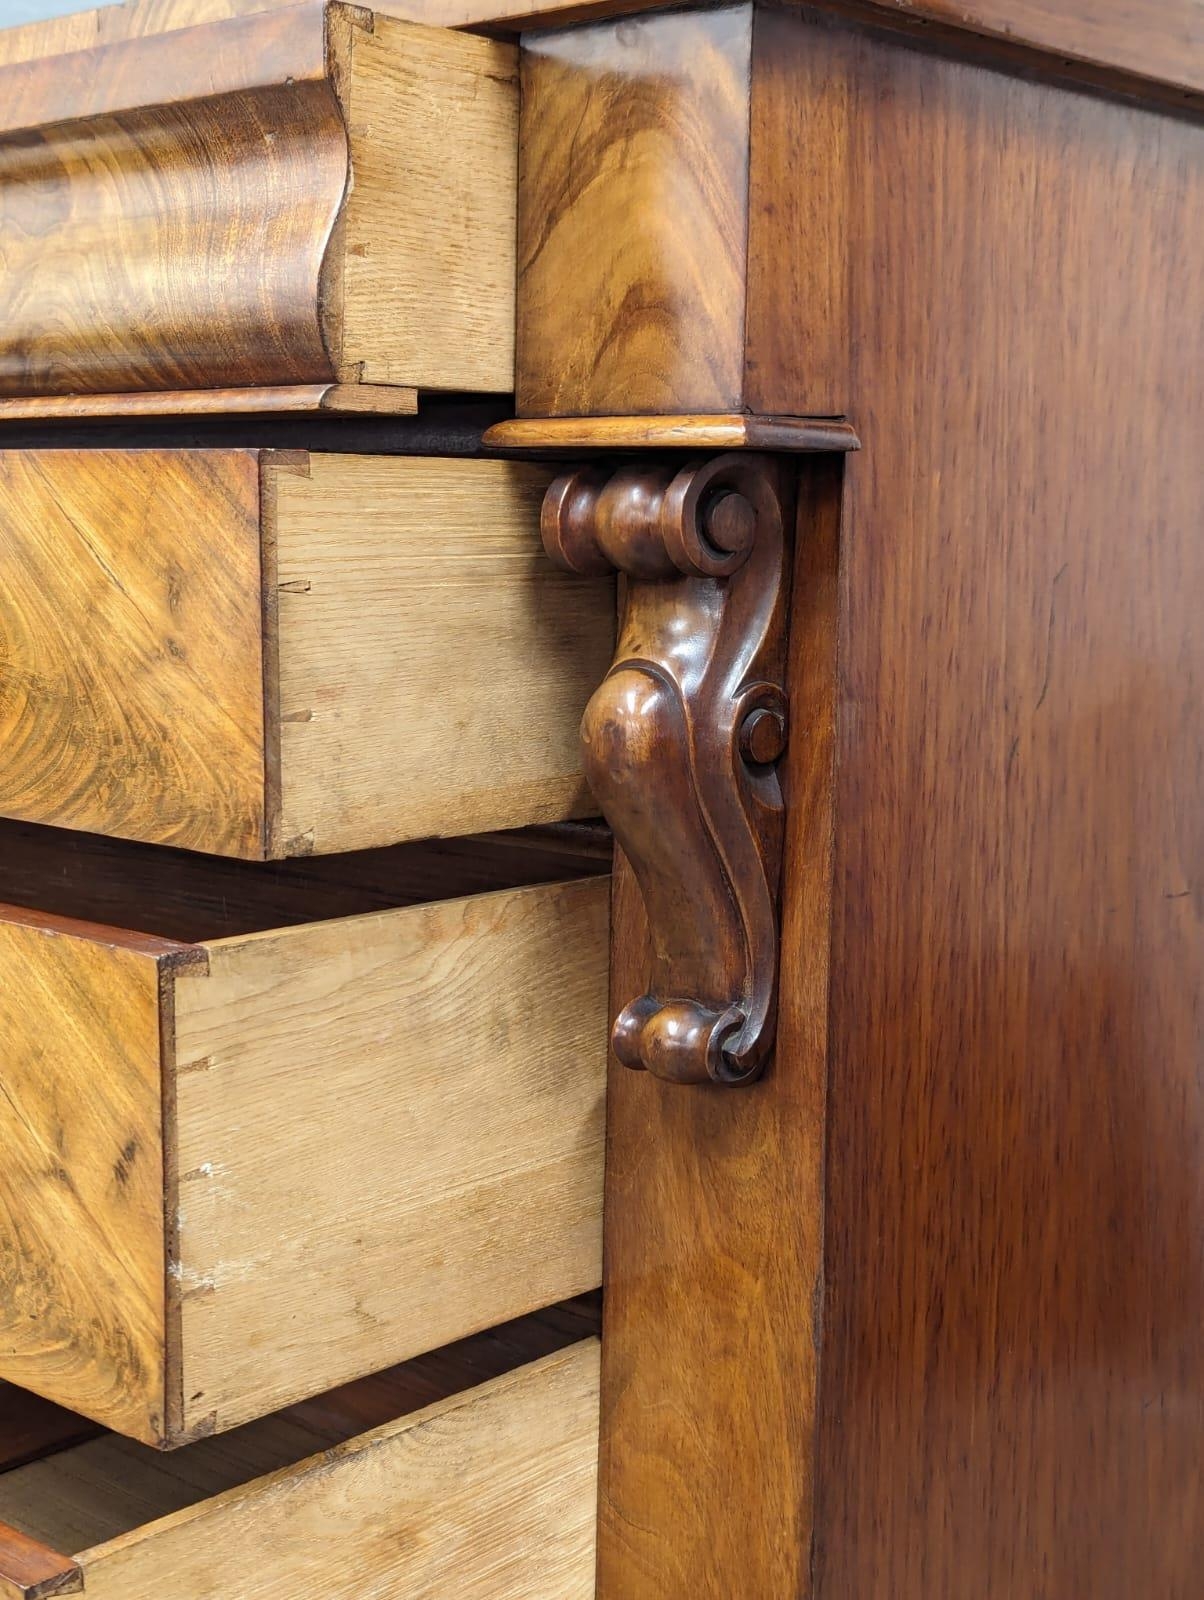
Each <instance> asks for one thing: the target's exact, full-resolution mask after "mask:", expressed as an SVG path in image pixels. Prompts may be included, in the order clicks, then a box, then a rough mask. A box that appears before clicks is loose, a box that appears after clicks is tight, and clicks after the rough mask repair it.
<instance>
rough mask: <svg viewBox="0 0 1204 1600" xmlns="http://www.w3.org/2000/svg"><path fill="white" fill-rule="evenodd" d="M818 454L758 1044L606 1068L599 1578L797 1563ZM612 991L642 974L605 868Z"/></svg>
mask: <svg viewBox="0 0 1204 1600" xmlns="http://www.w3.org/2000/svg"><path fill="white" fill-rule="evenodd" d="M839 495H840V471H839V467H838V466H837V465H834V464H831V463H807V464H805V465H804V466H803V467H802V469H801V472H800V479H799V511H798V539H797V554H796V559H795V567H794V592H793V623H792V646H791V657H790V664H789V669H788V670H789V677H788V682H787V690H788V693H789V698H790V704H791V707H792V712H791V718H792V725H793V729H794V733H793V737H792V738H791V740H790V742H789V744H788V745H787V749H786V754H785V756H784V758H783V763H782V781H783V785H784V788H785V793H786V802H787V805H786V867H785V873H784V878H783V883H784V902H783V909H782V918H783V921H782V969H781V1011H780V1016H779V1023H778V1040H779V1042H778V1050H777V1056H776V1060H775V1062H774V1063H773V1065H772V1066H771V1068H770V1070H769V1072H768V1074H767V1076H766V1077H765V1078H764V1079H763V1080H762V1081H761V1082H759V1083H756V1084H753V1085H751V1086H750V1087H748V1088H746V1089H742V1090H740V1091H738V1092H735V1091H733V1092H731V1093H726V1092H724V1093H720V1092H718V1091H716V1090H713V1089H699V1088H693V1089H688V1088H682V1087H681V1086H679V1085H675V1084H668V1083H662V1082H661V1081H660V1080H659V1079H656V1078H653V1077H651V1076H650V1075H648V1074H646V1073H633V1072H628V1071H627V1070H626V1069H625V1068H622V1067H619V1066H617V1065H616V1066H614V1067H612V1070H611V1080H610V1094H609V1106H608V1132H607V1137H608V1145H607V1149H608V1159H607V1195H606V1206H607V1228H606V1282H607V1292H606V1305H605V1316H604V1328H603V1364H604V1376H603V1393H604V1402H603V1429H602V1493H601V1522H600V1550H599V1562H600V1565H599V1590H598V1592H599V1595H600V1596H603V1597H605V1600H612V1597H613V1600H620V1597H622V1600H636V1597H639V1600H650V1597H654V1596H655V1597H657V1600H683V1597H685V1596H687V1595H689V1596H694V1595H697V1596H706V1597H707V1600H711V1597H714V1600H721V1597H722V1600H730V1596H731V1595H732V1594H739V1595H741V1596H742V1597H747V1600H753V1597H756V1600H780V1597H783V1596H796V1595H803V1594H805V1593H806V1592H807V1591H806V1579H807V1572H808V1568H809V1562H810V1532H809V1530H810V1520H811V1503H812V1492H813V1476H812V1475H813V1455H814V1448H815V1406H816V1390H817V1383H818V1345H819V1338H820V1329H821V1304H820V1299H821V1293H822V1271H821V1262H822V1220H823V1188H822V1170H823V1152H824V1088H825V1076H826V1060H827V1049H826V1027H827V998H828V975H827V963H828V946H829V937H828V923H829V905H830V847H831V845H830V842H831V833H832V759H833V738H834V716H835V648H836V605H837V560H838V547H837V546H838V541H837V522H838V508H839ZM613 924H614V932H613V945H612V950H613V955H612V977H611V991H612V1011H615V1010H617V1009H618V1008H619V1006H621V1005H623V1004H626V1001H627V998H628V996H629V994H630V993H631V991H632V990H633V989H635V988H638V986H640V985H641V984H642V983H643V982H644V981H645V979H646V974H647V970H648V968H647V965H646V958H645V951H646V945H645V944H644V931H645V924H644V918H643V910H642V905H641V902H640V898H639V894H638V891H637V889H636V885H635V882H634V878H633V877H632V875H631V873H630V869H629V868H627V867H626V864H625V863H624V864H621V867H620V870H619V871H618V873H617V874H616V881H615V896H614V908H613Z"/></svg>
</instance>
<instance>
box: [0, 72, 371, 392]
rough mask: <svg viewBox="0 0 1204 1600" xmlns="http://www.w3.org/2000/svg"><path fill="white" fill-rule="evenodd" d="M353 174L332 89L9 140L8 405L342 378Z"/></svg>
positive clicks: (4, 342)
mask: <svg viewBox="0 0 1204 1600" xmlns="http://www.w3.org/2000/svg"><path fill="white" fill-rule="evenodd" d="M139 86H140V87H141V89H142V92H143V93H145V80H141V81H140V85H139ZM0 87H2V85H0ZM269 132H270V133H271V135H272V137H271V138H268V137H267V134H268V133H269ZM346 176H347V149H346V138H345V135H344V132H343V124H342V120H341V118H340V115H339V110H338V104H337V102H336V100H335V98H334V95H333V93H332V91H331V88H330V86H329V84H327V83H325V82H317V83H305V82H299V83H298V84H296V85H295V86H293V87H272V88H266V89H262V90H258V91H254V92H246V93H240V94H229V95H224V96H221V97H213V98H210V99H204V100H191V101H188V102H186V103H183V104H180V105H163V106H159V107H156V108H154V109H152V110H133V111H122V112H117V113H112V114H109V115H103V116H96V117H93V118H91V119H90V120H86V121H75V122H59V121H57V120H56V121H55V122H53V123H52V124H50V125H49V126H45V127H42V128H39V129H35V130H30V131H25V132H21V133H13V134H8V135H7V136H5V137H4V138H2V139H0V230H2V232H3V238H4V241H5V243H4V253H3V259H2V264H3V269H4V270H3V272H2V273H0V323H2V325H3V328H4V336H3V339H0V394H3V395H23V394H24V395H28V394H36V393H47V394H51V395H56V394H77V393H81V392H84V393H87V392H91V393H109V394H112V393H120V392H124V391H129V390H138V389H191V388H200V389H204V388H241V387H244V386H248V385H269V386H270V385H281V384H313V383H321V382H324V381H326V382H328V381H331V380H333V379H334V377H335V375H336V374H335V372H334V369H333V367H332V365H331V361H330V357H329V355H328V354H327V351H326V346H325V343H324V341H323V333H322V328H321V325H320V322H319V316H318V298H319V284H320V279H321V271H322V264H323V260H324V258H325V254H326V247H327V243H328V240H329V237H330V232H331V229H332V227H333V226H334V222H335V219H336V217H337V215H338V211H339V204H340V201H341V199H342V194H343V187H344V184H345V182H346ZM269 196H270V197H271V201H272V203H271V204H270V205H269V204H267V203H266V201H267V198H268V197H269ZM98 305H99V306H100V307H102V308H103V312H104V315H103V316H97V315H96V312H97V307H98Z"/></svg>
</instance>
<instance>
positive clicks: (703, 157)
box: [517, 6, 752, 417]
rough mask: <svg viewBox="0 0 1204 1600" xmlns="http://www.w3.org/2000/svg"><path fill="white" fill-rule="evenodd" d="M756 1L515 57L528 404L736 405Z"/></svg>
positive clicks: (541, 411) (632, 408) (524, 402)
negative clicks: (518, 65) (518, 63)
mask: <svg viewBox="0 0 1204 1600" xmlns="http://www.w3.org/2000/svg"><path fill="white" fill-rule="evenodd" d="M751 50H752V9H751V7H750V6H730V7H726V8H724V9H721V10H718V11H694V12H688V13H680V14H673V15H669V14H665V15H663V16H660V15H658V16H650V17H640V18H635V19H632V20H631V21H627V22H622V23H615V24H612V25H607V26H601V27H596V28H586V29H581V30H567V31H565V32H562V33H553V34H547V35H535V36H533V37H532V38H531V39H529V40H528V41H527V43H526V48H525V49H524V50H523V57H522V77H523V115H522V131H521V145H520V155H519V161H520V167H521V170H522V175H523V178H522V185H521V189H520V198H519V216H518V270H519V277H520V280H521V292H520V295H519V301H518V373H517V404H518V410H519V412H520V414H522V415H524V416H532V417H541V416H556V415H564V414H569V415H572V414H576V413H581V414H594V415H600V416H614V415H623V414H625V413H630V412H649V411H660V412H682V411H699V412H708V411H710V412H725V411H733V410H741V409H743V408H744V369H743V348H742V341H741V339H740V337H739V331H740V330H741V329H742V327H743V319H744V285H745V278H746V273H747V240H748V230H747V223H746V211H747V194H748V128H749V109H748V92H749V74H750V58H751Z"/></svg>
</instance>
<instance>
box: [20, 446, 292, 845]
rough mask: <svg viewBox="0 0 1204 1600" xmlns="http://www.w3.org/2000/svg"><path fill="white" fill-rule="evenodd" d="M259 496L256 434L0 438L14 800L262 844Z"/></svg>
mask: <svg viewBox="0 0 1204 1600" xmlns="http://www.w3.org/2000/svg"><path fill="white" fill-rule="evenodd" d="M259 500H260V489H259V462H258V459H257V457H256V455H255V454H254V453H253V452H250V451H184V452H176V453H168V452H159V451H129V452H121V453H117V454H110V453H108V452H103V451H102V452H97V451H88V450H65V451H37V450H31V451H12V450H0V518H2V519H3V524H4V528H5V537H4V539H3V541H0V595H2V598H0V616H2V617H3V635H4V657H3V660H2V661H0V811H3V812H5V813H6V814H7V815H9V816H14V817H19V818H25V819H29V820H33V821H40V822H53V823H59V824H66V825H69V826H71V827H77V828H82V829H85V830H88V831H91V832H111V833H116V834H133V835H135V836H139V835H140V836H141V837H143V838H147V839H151V840H154V841H159V842H163V843H172V844H179V845H184V846H189V847H193V848H206V847H207V848H209V849H217V850H220V849H226V850H229V851H231V852H232V853H235V854H247V853H252V852H254V851H256V850H257V849H262V846H261V845H260V841H261V840H262V838H263V836H264V832H265V828H266V818H265V815H264V776H263V774H264V755H263V752H264V744H265V737H266V729H265V721H264V703H263V687H262V686H263V673H264V657H263V623H262V616H261V612H262V600H261V572H260V527H259V523H260V510H259ZM184 529H187V530H188V537H187V538H181V537H180V534H181V530H184Z"/></svg>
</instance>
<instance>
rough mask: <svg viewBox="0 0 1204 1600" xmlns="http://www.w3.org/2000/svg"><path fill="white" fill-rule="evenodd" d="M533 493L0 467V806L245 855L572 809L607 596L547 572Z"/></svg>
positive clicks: (187, 467) (520, 470)
mask: <svg viewBox="0 0 1204 1600" xmlns="http://www.w3.org/2000/svg"><path fill="white" fill-rule="evenodd" d="M549 479H550V473H549V472H548V470H547V469H546V468H541V467H536V466H533V465H525V464H519V463H516V462H499V461H468V460H463V459H453V460H441V459H437V458H432V457H429V456H427V457H422V458H414V459H408V458H405V457H400V456H396V455H391V456H387V457H379V456H362V457H361V456H345V455H341V454H340V455H334V454H315V455H313V456H310V455H308V454H306V453H296V452H260V451H251V450H230V449H220V450H219V449H214V450H206V449H145V450H112V449H104V448H96V449H89V448H86V447H83V446H80V447H74V448H71V449H64V450H54V449H46V450H40V449H30V450H0V516H2V517H3V519H4V523H5V526H6V528H7V530H8V532H7V537H6V539H5V540H4V542H3V545H2V546H0V622H2V625H3V633H4V638H5V657H4V659H2V660H0V812H3V813H4V814H6V815H8V816H10V817H16V818H20V819H23V820H27V821H33V822H41V823H49V824H53V825H56V826H70V827H75V828H80V829H83V830H85V831H87V832H91V833H100V832H103V833H112V834H116V835H119V836H121V837H124V838H131V839H140V840H144V841H147V842H151V843H158V844H170V845H175V846H179V847H182V848H187V849H192V850H205V851H209V852H211V853H224V854H229V855H237V856H243V857H247V858H262V857H264V856H273V857H278V856H297V855H307V854H311V853H313V852H315V851H317V852H324V851H347V850H360V849H367V848H370V847H374V846H380V845H385V844H389V843H393V842H395V841H397V840H399V839H401V838H405V837H408V838H423V837H427V836H430V835H433V834H438V833H444V832H447V831H449V830H452V829H454V830H455V831H457V832H461V833H470V832H478V831H481V830H486V829H497V828H507V827H520V826H527V825H533V824H537V823H551V822H558V821H561V820H563V819H566V818H569V817H574V816H581V815H587V814H589V813H590V812H591V811H593V810H594V809H595V808H594V805H593V802H592V801H591V800H590V798H589V795H588V791H587V789H586V785H585V782H584V779H583V777H582V775H581V772H580V764H579V761H578V756H577V722H578V719H579V717H580V709H581V705H582V704H583V702H584V701H585V700H586V699H588V697H589V693H590V691H591V689H592V688H593V686H594V685H595V684H596V682H597V681H598V679H599V678H600V677H601V676H602V674H603V673H604V672H605V669H606V665H607V663H608V662H609V660H610V656H611V652H612V649H613V641H614V618H613V583H612V581H610V580H607V579H605V578H602V579H593V580H581V579H578V578H573V577H570V576H568V575H567V574H563V573H558V572H556V571H555V570H554V569H553V568H552V567H551V566H550V565H549V564H548V563H547V562H546V561H545V560H544V558H543V556H542V553H541V551H540V547H539V508H540V501H541V498H542V495H543V491H544V489H545V487H546V485H547V483H548V481H549ZM182 530H187V537H185V536H184V535H183V532H182ZM435 708H438V711H437V714H433V713H434V711H435Z"/></svg>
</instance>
